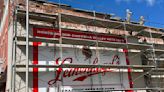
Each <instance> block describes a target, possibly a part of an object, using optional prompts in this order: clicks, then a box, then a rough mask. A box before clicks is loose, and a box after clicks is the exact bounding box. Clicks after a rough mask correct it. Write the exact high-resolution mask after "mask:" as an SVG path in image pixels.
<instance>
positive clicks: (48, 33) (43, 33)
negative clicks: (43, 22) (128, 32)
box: [33, 28, 125, 43]
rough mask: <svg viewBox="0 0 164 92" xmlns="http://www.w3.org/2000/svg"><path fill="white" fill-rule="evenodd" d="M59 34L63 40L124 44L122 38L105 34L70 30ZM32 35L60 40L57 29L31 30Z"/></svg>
mask: <svg viewBox="0 0 164 92" xmlns="http://www.w3.org/2000/svg"><path fill="white" fill-rule="evenodd" d="M61 33H62V37H63V38H71V39H83V40H98V41H105V42H120V43H125V39H124V38H122V37H115V36H109V35H105V34H96V33H95V34H94V33H91V32H90V33H89V32H80V31H70V30H62V31H61ZM33 35H34V36H37V37H46V38H60V32H59V30H58V29H49V28H33Z"/></svg>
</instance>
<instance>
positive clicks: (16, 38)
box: [11, 0, 164, 92]
mask: <svg viewBox="0 0 164 92" xmlns="http://www.w3.org/2000/svg"><path fill="white" fill-rule="evenodd" d="M29 2H30V1H29V0H26V12H25V11H23V10H19V9H18V7H17V8H15V11H14V19H15V20H14V21H13V23H14V24H13V27H14V34H13V35H14V37H13V40H14V41H13V56H12V60H13V62H12V81H11V87H12V88H11V92H16V91H17V90H19V89H17V88H16V74H17V72H19V71H18V69H23V68H24V69H25V75H26V79H25V91H26V92H29V90H30V89H29V73H30V72H31V70H30V69H31V68H34V67H38V68H88V67H90V68H117V69H119V73H120V74H121V73H123V72H122V71H121V69H142V70H143V71H144V72H145V73H143V74H140V76H138V77H136V78H135V79H132V80H131V81H130V82H135V81H136V80H138V79H139V78H141V77H144V76H145V75H147V74H151V73H152V72H153V71H158V70H160V69H161V71H163V70H164V69H163V68H159V67H158V66H157V60H156V57H157V56H156V53H155V52H156V49H155V47H154V44H155V43H153V42H152V43H151V44H138V43H129V42H128V37H129V36H128V35H127V34H126V32H128V31H129V30H128V28H127V26H129V25H132V26H139V25H134V24H128V23H126V21H124V22H118V21H112V20H107V21H105V20H100V19H97V18H96V12H95V11H93V18H92V19H89V18H88V19H87V18H85V19H87V22H86V21H84V22H83V23H80V24H83V25H86V26H87V24H88V23H89V22H93V24H94V30H95V35H97V34H98V33H96V27H97V26H95V25H96V24H99V25H100V26H103V27H105V28H107V29H115V28H120V27H122V28H123V29H122V28H120V29H121V30H123V31H124V33H125V34H124V36H123V37H124V38H125V40H126V43H124V44H120V43H115V42H111V43H110V42H109V43H106V44H104V45H101V44H102V43H103V42H100V41H98V39H97V40H96V41H88V42H92V43H94V44H96V45H95V47H96V56H97V57H99V49H98V48H99V47H104V48H105V47H109V44H110V45H112V46H113V47H112V48H116V50H117V51H118V49H123V48H126V49H127V51H128V50H129V49H133V48H134V47H135V49H138V50H140V52H141V51H142V50H144V49H145V48H149V50H151V51H152V53H151V58H152V59H153V65H101V64H98V65H92V64H61V65H32V64H29V62H30V60H29V50H30V49H29V47H30V46H31V43H30V42H35V41H36V42H45V43H53V44H59V46H60V47H59V48H60V57H61V59H62V58H63V49H62V48H63V46H62V45H63V44H70V43H68V42H66V41H68V40H71V39H66V38H64V37H62V29H64V28H62V27H61V22H62V21H63V20H62V18H65V19H67V21H72V22H73V23H76V22H77V21H74V20H73V19H71V18H74V17H75V18H83V17H79V16H73V15H66V14H64V13H63V12H62V7H61V6H60V5H61V1H60V0H59V4H58V7H59V12H58V14H55V15H54V16H57V17H55V18H53V17H52V15H51V16H50V15H48V14H47V15H46V14H43V13H37V12H30V11H29V9H30V8H29ZM19 14H22V15H23V16H25V17H26V27H25V29H26V37H23V36H22V37H21V36H18V35H17V29H18V28H17V27H18V25H17V24H18V19H19V16H18V15H19ZM25 14H26V15H25ZM33 14H34V15H33ZM37 14H40V15H42V14H43V15H44V17H45V16H46V17H47V18H50V20H53V19H56V21H57V22H58V23H57V24H58V25H57V27H58V29H59V32H60V39H59V40H56V39H49V38H39V37H35V38H34V37H31V36H29V32H30V29H29V26H30V24H29V21H30V18H32V17H31V16H35V15H37ZM68 16H69V18H68ZM70 16H71V17H70ZM38 17H39V16H38ZM40 17H41V16H40ZM43 21H44V20H43ZM102 21H105V22H109V23H115V22H116V23H118V24H119V25H117V26H116V27H114V28H112V27H110V26H106V25H104V24H103V23H102ZM142 27H143V28H145V27H144V26H142ZM139 31H140V30H139ZM140 32H141V31H140ZM140 32H139V33H140ZM149 35H150V36H149V38H151V39H153V34H152V32H149ZM65 40H66V41H65ZM19 41H21V42H25V41H26V43H25V44H21V45H23V46H26V60H25V61H26V63H25V65H21V64H17V57H18V56H17V46H18V45H20V44H19ZM77 41H79V40H77ZM77 41H76V42H77ZM76 42H75V43H76ZM86 42H87V41H86ZM71 45H80V46H81V45H83V43H82V44H74V43H71ZM116 45H121V46H116ZM138 46H141V47H143V48H139V47H138ZM137 54H138V53H136V55H137ZM136 55H135V56H136ZM135 56H132V57H131V58H134V57H135ZM62 73H63V72H62ZM132 73H133V72H132ZM91 78H92V77H91ZM62 81H63V78H62ZM91 81H93V80H92V79H91ZM120 81H122V78H121V76H120ZM99 82H100V84H102V80H101V76H100V75H99ZM62 83H63V82H62ZM160 84H161V83H159V84H157V86H156V87H147V88H133V87H132V88H128V89H125V88H123V87H122V89H120V90H111V91H126V90H134V91H137V90H157V91H161V92H162V90H164V88H160V87H158V86H159V85H160ZM60 87H61V89H62V90H64V86H63V84H62V86H60ZM62 90H60V91H62ZM60 91H58V92H60ZM100 91H103V90H100Z"/></svg>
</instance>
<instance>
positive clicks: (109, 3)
mask: <svg viewBox="0 0 164 92" xmlns="http://www.w3.org/2000/svg"><path fill="white" fill-rule="evenodd" d="M49 1H52V2H59V0H49ZM60 2H61V3H64V4H69V5H71V6H72V7H73V8H80V9H86V10H91V11H97V12H102V13H108V14H111V13H113V14H115V15H116V16H119V17H121V18H122V19H125V16H126V9H130V10H131V11H132V12H133V15H132V20H134V21H138V20H139V17H140V16H144V17H145V20H146V24H145V25H148V26H153V27H158V28H164V0H60Z"/></svg>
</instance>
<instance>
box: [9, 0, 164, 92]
mask: <svg viewBox="0 0 164 92" xmlns="http://www.w3.org/2000/svg"><path fill="white" fill-rule="evenodd" d="M18 1H19V0H18ZM20 1H21V0H20ZM38 2H39V1H38ZM18 3H19V2H18ZM18 3H17V7H16V8H15V9H14V18H13V19H14V20H13V27H14V33H13V35H14V37H13V57H12V61H13V62H12V70H11V71H12V76H11V78H12V81H11V89H10V91H9V92H17V91H20V90H22V89H25V92H31V91H32V88H30V87H31V85H30V84H29V82H30V80H31V79H30V78H29V76H30V75H31V73H32V72H33V71H34V69H38V68H54V71H56V69H57V68H111V69H118V71H117V73H119V74H120V81H121V82H123V78H122V77H121V76H122V74H123V73H125V71H124V70H127V71H128V70H130V71H132V72H126V73H127V74H128V75H132V74H138V76H135V77H133V78H130V80H129V85H130V84H131V85H133V83H135V82H136V81H137V80H139V79H140V78H143V77H144V80H145V85H146V86H145V87H143V88H134V87H133V86H130V87H129V88H124V87H123V86H122V88H121V89H108V90H104V89H103V88H102V85H101V88H100V89H98V90H96V91H99V92H105V91H111V92H113V91H118V92H124V91H129V92H131V91H134V92H138V91H139V90H146V91H147V92H151V91H152V92H163V90H164V88H163V87H164V79H163V78H164V77H162V76H163V74H164V73H163V72H164V66H160V64H159V62H160V61H162V57H160V55H161V53H163V52H164V49H163V47H162V46H163V45H162V44H156V43H155V42H152V41H154V39H155V38H160V37H162V36H163V34H164V33H163V32H160V31H150V29H151V30H157V29H156V28H151V27H147V26H143V25H139V24H133V23H127V22H126V21H116V20H110V19H103V18H99V17H98V16H99V15H102V14H99V13H96V12H95V11H93V12H92V11H83V10H78V9H77V10H76V9H75V11H80V12H85V13H89V14H90V15H89V16H82V15H81V16H79V15H76V14H74V15H73V14H69V13H68V12H65V11H66V10H65V11H64V9H63V7H64V6H66V5H62V4H60V3H59V4H56V5H57V6H58V8H57V11H58V12H56V13H54V14H49V13H46V12H44V13H42V12H38V11H37V10H36V11H34V10H33V11H32V8H30V6H29V5H28V4H29V3H30V4H32V3H37V1H33V0H32V1H29V2H28V0H27V2H26V3H27V7H26V8H25V7H24V6H22V5H21V4H22V3H19V4H18ZM39 3H45V4H49V3H47V2H42V1H40V2H39ZM24 4H25V3H24ZM22 7H23V8H22ZM38 7H39V6H38ZM66 7H67V6H66ZM35 8H36V7H35ZM25 9H26V10H25ZM40 11H41V10H40ZM25 19H26V20H25ZM25 22H26V26H25V24H24V23H25ZM37 22H39V23H40V24H39V23H37ZM64 22H66V23H70V24H72V25H73V24H74V25H75V24H78V25H79V26H80V25H81V26H85V27H92V28H93V31H90V30H83V29H82V30H80V29H78V28H76V27H74V28H73V27H72V28H69V26H66V27H63V23H64ZM65 25H66V24H65ZM31 27H41V28H52V29H58V30H59V38H55V37H52V38H46V37H37V36H33V35H32V32H31V31H32V30H31ZM98 28H102V29H106V33H103V34H102V33H101V32H98V31H96V30H97V29H98ZM86 29H87V28H86ZM88 29H89V28H88ZM147 29H148V30H147ZM23 30H26V31H25V33H24V31H23ZM63 30H70V31H72V32H77V31H79V32H83V33H86V34H94V35H96V36H98V35H99V34H102V35H110V36H115V37H121V38H123V39H125V41H124V42H123V43H121V42H105V41H101V40H99V39H98V38H96V40H85V39H71V38H68V37H66V36H63V35H62V32H63ZM111 30H114V31H118V32H117V33H118V34H114V33H112V31H111ZM21 32H23V33H21ZM131 39H132V40H133V39H134V40H133V41H135V39H136V42H133V41H131ZM139 39H141V42H139ZM148 40H150V41H149V42H147V41H148ZM34 42H35V43H39V42H42V43H45V44H43V45H41V46H42V47H45V46H47V45H48V46H49V45H50V44H53V45H52V46H51V47H53V46H54V45H58V47H59V53H60V57H61V60H63V47H64V46H70V45H71V46H73V47H74V46H75V47H76V46H78V47H80V46H81V47H83V46H88V47H87V48H91V47H92V48H95V53H96V56H97V57H98V58H100V55H99V50H100V49H111V50H114V51H116V52H117V53H119V52H121V51H120V50H123V49H124V50H125V52H127V53H128V52H129V53H133V54H132V55H130V54H127V57H129V58H130V59H131V60H132V59H134V58H135V57H136V56H137V55H140V54H141V63H142V64H140V65H139V64H134V65H131V64H127V65H113V64H109V65H105V64H96V65H93V64H91V63H89V64H60V65H49V64H48V65H47V64H46V65H39V64H35V63H32V61H31V60H30V59H31V56H29V53H30V52H31V51H30V50H31V49H32V46H34V45H33V44H34ZM25 46H26V48H24V47H25ZM18 47H19V48H21V49H25V53H24V54H25V56H26V57H25V60H22V59H21V55H22V53H23V52H21V54H20V51H18ZM34 48H35V47H34ZM87 48H86V49H87ZM117 53H116V54H117ZM19 54H20V55H19ZM19 59H20V60H19ZM100 61H101V60H100ZM135 70H140V71H141V72H139V71H135ZM40 72H45V71H40ZM20 73H25V74H23V75H26V77H25V78H26V79H25V80H24V82H25V85H23V86H20V85H19V87H18V88H17V86H18V84H19V83H17V82H19V80H17V78H16V77H17V76H18V75H19V74H20ZM62 73H63V70H62ZM153 75H154V78H153ZM155 75H158V76H155ZM37 76H38V75H37ZM98 76H99V80H98V81H99V84H102V80H101V75H100V74H98ZM153 80H155V82H154V81H153ZM156 80H158V81H156ZM42 81H44V80H42ZM61 82H62V84H61V86H60V87H59V89H60V88H61V89H60V90H59V89H57V91H56V92H63V91H64V86H63V78H61ZM90 82H91V83H93V78H92V77H91V78H90ZM143 83H144V82H143ZM141 84H142V83H141ZM90 86H91V89H87V90H83V89H82V90H80V89H78V92H81V91H82V92H85V91H87V92H88V91H94V92H95V90H93V88H92V85H90ZM49 90H50V89H49V88H47V92H49ZM74 91H75V92H77V90H76V89H75V90H73V92H74ZM64 92H66V91H64Z"/></svg>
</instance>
